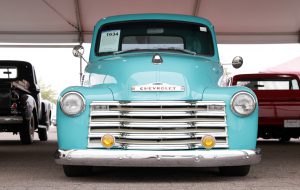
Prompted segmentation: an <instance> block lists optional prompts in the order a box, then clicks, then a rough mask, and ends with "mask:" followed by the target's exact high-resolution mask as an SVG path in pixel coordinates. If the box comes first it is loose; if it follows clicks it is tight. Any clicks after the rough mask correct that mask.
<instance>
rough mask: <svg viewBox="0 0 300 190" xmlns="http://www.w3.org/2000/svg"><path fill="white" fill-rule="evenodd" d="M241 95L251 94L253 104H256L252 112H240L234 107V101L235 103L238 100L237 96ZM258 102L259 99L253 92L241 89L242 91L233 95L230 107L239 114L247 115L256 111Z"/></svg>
mask: <svg viewBox="0 0 300 190" xmlns="http://www.w3.org/2000/svg"><path fill="white" fill-rule="evenodd" d="M240 95H247V96H249V97H250V98H251V99H252V101H253V104H254V107H253V109H252V110H251V112H249V113H245V114H243V113H240V112H238V111H237V110H236V109H235V108H234V105H233V103H234V101H235V100H236V98H237V97H238V96H240ZM256 104H257V101H256V99H255V98H254V96H253V95H252V94H250V93H249V92H246V91H240V92H237V93H235V94H234V95H233V97H232V98H231V102H230V107H231V110H232V111H233V113H235V114H236V115H238V116H242V117H245V116H249V115H251V114H252V113H253V112H254V111H255V109H256Z"/></svg>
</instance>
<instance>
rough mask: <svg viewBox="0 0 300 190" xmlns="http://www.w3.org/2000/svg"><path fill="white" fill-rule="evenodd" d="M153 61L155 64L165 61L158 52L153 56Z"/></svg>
mask: <svg viewBox="0 0 300 190" xmlns="http://www.w3.org/2000/svg"><path fill="white" fill-rule="evenodd" d="M152 63H153V64H154V65H160V64H162V63H163V59H162V57H161V56H160V55H159V54H158V53H156V54H154V55H153V57H152Z"/></svg>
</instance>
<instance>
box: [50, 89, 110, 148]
mask: <svg viewBox="0 0 300 190" xmlns="http://www.w3.org/2000/svg"><path fill="white" fill-rule="evenodd" d="M71 91H73V92H78V93H80V94H81V95H82V96H83V97H84V100H85V109H84V111H83V112H81V113H80V114H79V115H77V116H67V115H65V114H64V113H63V112H62V110H61V108H60V100H61V97H62V96H63V95H64V94H66V93H67V92H71ZM94 100H104V101H112V100H113V95H112V92H111V91H110V90H109V89H108V88H105V87H101V86H95V87H79V86H77V87H69V88H67V89H65V90H64V91H63V92H62V93H61V94H60V96H59V98H58V102H57V117H56V118H57V135H58V136H57V138H58V146H59V148H60V149H63V150H68V149H85V148H86V147H87V144H88V141H87V140H88V138H87V137H88V131H89V130H88V128H89V113H90V104H91V102H92V101H94Z"/></svg>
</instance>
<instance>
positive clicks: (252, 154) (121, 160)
mask: <svg viewBox="0 0 300 190" xmlns="http://www.w3.org/2000/svg"><path fill="white" fill-rule="evenodd" d="M260 160H261V153H260V149H256V150H228V149H227V150H188V151H184V150H182V151H140V150H112V149H111V150H110V149H101V150H99V149H97V150H96V149H87V150H57V152H56V154H55V161H56V163H57V164H61V165H86V166H121V167H122V166H124V167H126V166H130V167H219V166H243V165H252V164H257V163H259V162H260Z"/></svg>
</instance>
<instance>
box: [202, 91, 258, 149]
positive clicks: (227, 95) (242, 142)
mask: <svg viewBox="0 0 300 190" xmlns="http://www.w3.org/2000/svg"><path fill="white" fill-rule="evenodd" d="M240 91H246V92H249V93H250V94H252V95H253V97H255V99H256V102H257V98H256V96H255V94H254V92H253V91H251V90H250V89H249V88H246V87H216V88H207V89H206V90H205V91H204V94H203V101H216V100H220V101H225V103H226V122H227V125H228V128H227V134H228V144H229V148H230V149H255V148H256V141H257V126H258V105H257V103H256V108H255V111H254V112H253V113H252V114H250V115H249V116H246V117H241V116H238V115H237V114H235V113H234V112H233V111H232V109H231V105H230V103H231V99H232V97H233V96H234V94H236V93H237V92H240Z"/></svg>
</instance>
